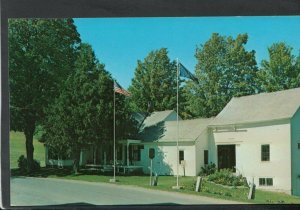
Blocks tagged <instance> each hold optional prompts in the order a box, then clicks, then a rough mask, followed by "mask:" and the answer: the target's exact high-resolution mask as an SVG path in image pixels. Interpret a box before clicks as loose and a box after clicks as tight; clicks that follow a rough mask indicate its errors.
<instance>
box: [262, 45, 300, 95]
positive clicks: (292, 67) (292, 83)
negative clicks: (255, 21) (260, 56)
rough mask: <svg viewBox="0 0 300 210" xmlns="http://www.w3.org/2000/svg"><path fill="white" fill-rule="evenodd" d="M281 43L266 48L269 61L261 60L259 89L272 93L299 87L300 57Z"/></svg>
mask: <svg viewBox="0 0 300 210" xmlns="http://www.w3.org/2000/svg"><path fill="white" fill-rule="evenodd" d="M292 50H293V48H292V47H290V46H288V45H286V44H285V43H283V42H279V43H275V44H273V45H272V46H271V47H269V48H268V51H269V60H262V62H261V69H260V71H259V74H258V78H259V81H260V85H261V89H262V91H264V92H272V91H278V90H285V89H290V88H297V87H300V55H298V56H297V57H296V56H295V55H292Z"/></svg>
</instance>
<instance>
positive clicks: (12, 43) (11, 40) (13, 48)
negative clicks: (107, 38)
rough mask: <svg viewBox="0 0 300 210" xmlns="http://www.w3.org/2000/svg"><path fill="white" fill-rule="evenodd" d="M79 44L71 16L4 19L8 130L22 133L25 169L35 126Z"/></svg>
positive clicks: (31, 147) (31, 150)
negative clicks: (7, 76)
mask: <svg viewBox="0 0 300 210" xmlns="http://www.w3.org/2000/svg"><path fill="white" fill-rule="evenodd" d="M79 43H80V38H79V34H78V32H77V31H76V27H75V25H74V23H73V20H72V19H51V20H49V19H47V20H46V19H10V20H9V22H8V47H9V88H10V114H11V115H10V118H11V120H10V129H12V130H17V131H22V132H24V134H25V137H26V154H27V159H28V170H29V171H30V170H31V169H32V167H31V166H32V163H33V151H34V148H33V144H32V141H33V134H34V131H35V127H36V125H37V124H38V123H39V122H40V120H41V119H42V118H43V117H44V108H45V107H47V106H48V104H50V103H51V102H52V100H53V98H55V97H56V96H57V94H58V92H59V88H60V84H61V81H63V80H64V79H65V78H66V77H67V75H69V73H70V72H71V71H72V69H73V68H74V61H75V59H76V53H77V47H78V44H79Z"/></svg>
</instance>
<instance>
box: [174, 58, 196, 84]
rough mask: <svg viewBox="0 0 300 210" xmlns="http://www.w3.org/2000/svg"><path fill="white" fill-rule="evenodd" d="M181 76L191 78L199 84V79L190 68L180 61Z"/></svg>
mask: <svg viewBox="0 0 300 210" xmlns="http://www.w3.org/2000/svg"><path fill="white" fill-rule="evenodd" d="M179 76H181V77H186V78H189V79H191V80H193V81H194V82H196V83H197V84H199V81H198V79H197V78H196V77H195V76H194V75H193V74H192V73H191V72H190V71H189V70H187V69H186V68H185V67H184V66H183V65H182V64H181V63H179Z"/></svg>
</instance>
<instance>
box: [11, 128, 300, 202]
mask: <svg viewBox="0 0 300 210" xmlns="http://www.w3.org/2000/svg"><path fill="white" fill-rule="evenodd" d="M34 147H35V150H34V158H35V159H36V160H39V161H40V162H41V166H44V162H45V161H44V146H43V144H41V143H39V142H38V141H37V140H36V139H34ZM22 154H23V155H25V154H26V152H25V137H24V135H23V134H22V133H20V132H11V133H10V164H11V168H12V175H14V176H18V175H20V174H19V171H18V170H17V169H16V168H17V166H18V163H17V160H18V158H19V156H20V155H22ZM31 176H36V177H51V178H61V179H72V180H81V181H88V182H107V183H108V182H109V179H110V178H112V176H105V175H99V174H88V173H87V172H85V173H81V174H79V175H73V174H72V171H71V170H68V169H57V168H53V169H52V168H44V167H43V168H42V169H41V170H40V171H39V172H34V173H33V174H31ZM117 179H118V180H119V182H117V184H120V185H134V186H139V187H145V188H152V189H158V190H164V191H174V190H172V186H174V185H176V178H175V177H173V176H160V177H159V179H158V186H156V187H154V186H149V176H117ZM179 181H180V185H182V186H184V189H183V190H180V192H182V193H187V194H194V195H202V196H208V197H215V198H222V199H227V200H235V201H240V202H249V203H261V204H266V203H267V204H276V203H285V204H292V203H297V204H300V197H297V196H289V195H286V194H284V193H274V192H268V191H262V190H256V197H255V200H248V199H247V195H248V189H247V188H243V189H229V188H225V187H221V186H219V185H215V184H212V183H209V182H204V184H203V186H202V192H194V183H195V181H196V178H195V177H180V178H179Z"/></svg>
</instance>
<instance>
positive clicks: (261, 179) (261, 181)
mask: <svg viewBox="0 0 300 210" xmlns="http://www.w3.org/2000/svg"><path fill="white" fill-rule="evenodd" d="M259 185H260V186H263V185H266V179H265V178H259Z"/></svg>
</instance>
